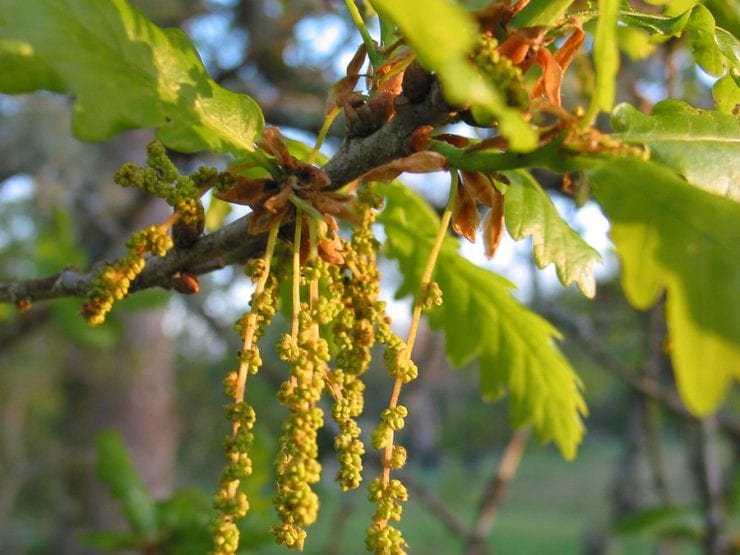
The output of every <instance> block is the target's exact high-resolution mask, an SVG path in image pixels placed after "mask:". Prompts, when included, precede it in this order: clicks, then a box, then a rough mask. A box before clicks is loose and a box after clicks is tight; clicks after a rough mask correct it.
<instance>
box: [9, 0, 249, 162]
mask: <svg viewBox="0 0 740 555" xmlns="http://www.w3.org/2000/svg"><path fill="white" fill-rule="evenodd" d="M0 14H2V15H1V16H0V37H2V38H0V67H2V72H0V91H1V92H5V93H24V92H31V91H35V90H38V89H46V90H50V91H53V92H58V93H66V94H71V95H73V96H74V97H75V100H76V102H75V107H74V115H73V120H72V126H73V130H74V133H75V135H76V136H77V137H79V138H81V139H85V140H91V141H102V140H106V139H108V138H110V137H111V136H113V135H115V134H116V133H120V132H121V131H124V130H126V129H133V128H144V127H156V128H157V129H158V134H157V137H158V138H159V139H160V140H161V141H162V142H163V143H164V144H166V145H167V146H169V147H170V148H173V149H175V150H179V151H183V152H194V151H198V150H205V149H211V150H214V151H217V152H231V153H235V154H239V153H243V152H245V151H248V150H251V149H252V148H253V147H252V141H253V140H254V138H255V136H256V135H257V133H259V131H260V130H261V129H262V126H263V118H262V113H261V111H260V109H259V107H258V106H257V104H256V103H255V102H254V101H253V100H252V99H251V98H249V97H248V96H245V95H240V94H235V93H232V92H230V91H227V90H226V89H224V88H222V87H221V86H219V85H218V84H217V83H216V82H215V81H213V80H212V79H211V78H210V77H209V76H208V74H207V73H206V70H205V68H204V67H203V64H202V62H201V60H200V58H199V57H198V54H197V53H196V51H195V49H194V48H193V45H192V44H191V43H190V40H189V39H188V38H187V36H186V35H185V34H184V33H183V32H182V31H180V30H178V29H161V28H159V27H157V26H156V25H154V24H153V23H152V22H150V21H149V20H148V19H146V18H145V17H144V16H143V15H142V14H141V13H140V12H139V11H137V10H136V9H134V8H132V7H131V6H130V5H129V4H128V3H127V2H125V0H111V1H106V2H100V1H98V0H36V1H33V2H15V1H13V0H0Z"/></svg>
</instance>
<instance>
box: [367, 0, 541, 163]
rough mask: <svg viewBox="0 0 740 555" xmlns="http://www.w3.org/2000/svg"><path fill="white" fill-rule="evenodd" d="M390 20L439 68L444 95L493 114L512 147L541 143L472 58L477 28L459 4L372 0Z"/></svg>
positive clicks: (425, 62)
mask: <svg viewBox="0 0 740 555" xmlns="http://www.w3.org/2000/svg"><path fill="white" fill-rule="evenodd" d="M371 4H372V5H373V7H374V8H375V9H376V10H377V11H378V13H380V14H381V15H382V17H383V18H384V19H386V20H390V21H393V22H394V23H395V24H396V25H397V26H398V27H399V29H400V30H401V32H402V33H403V35H404V36H405V37H406V39H407V40H408V43H409V45H410V46H411V47H412V48H413V49H414V52H415V53H416V55H417V57H418V58H419V62H420V63H421V64H422V65H424V66H425V67H426V68H427V69H429V70H434V71H436V72H437V75H438V76H439V79H440V81H441V83H442V88H443V90H444V92H445V96H446V97H447V99H448V100H449V101H450V102H452V103H457V104H460V105H470V104H472V105H473V106H474V107H479V108H482V109H484V110H487V111H489V112H490V113H491V114H493V115H494V116H495V117H496V119H497V120H498V123H499V129H500V131H501V134H502V135H504V136H505V137H506V138H507V139H508V140H509V145H510V147H511V149H512V150H515V151H519V152H525V151H529V150H532V149H534V148H535V147H536V146H537V136H536V134H535V132H534V130H533V129H532V127H531V126H529V125H528V124H527V123H526V122H525V121H524V118H523V117H522V114H520V113H519V112H518V111H517V110H514V109H512V108H510V107H508V106H507V105H506V101H505V99H504V97H503V95H502V94H501V93H500V92H499V91H498V90H496V89H495V88H494V87H491V86H490V85H489V84H487V83H485V82H484V81H483V80H482V79H481V78H480V76H479V75H478V72H477V71H476V69H475V67H474V66H473V64H472V63H471V62H470V60H469V59H468V56H469V55H470V52H471V51H472V49H473V46H474V44H475V41H476V35H477V32H478V30H477V27H476V24H475V22H474V21H473V19H472V18H471V17H470V16H469V15H468V14H467V13H466V12H465V10H463V9H462V8H460V7H459V6H456V5H455V4H454V3H451V2H449V1H447V0H404V1H403V2H399V1H398V0H372V1H371Z"/></svg>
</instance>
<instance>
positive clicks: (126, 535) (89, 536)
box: [77, 531, 139, 553]
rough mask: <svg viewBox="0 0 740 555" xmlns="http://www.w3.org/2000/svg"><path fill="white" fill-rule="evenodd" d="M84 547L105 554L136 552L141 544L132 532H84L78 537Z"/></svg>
mask: <svg viewBox="0 0 740 555" xmlns="http://www.w3.org/2000/svg"><path fill="white" fill-rule="evenodd" d="M77 537H78V538H79V541H80V543H82V545H86V546H87V547H92V548H94V549H99V550H100V551H104V552H111V553H115V552H119V551H124V550H136V549H137V548H138V547H139V542H138V540H137V538H136V536H135V535H134V534H132V533H131V532H113V531H110V532H82V533H81V534H79V535H78V536H77Z"/></svg>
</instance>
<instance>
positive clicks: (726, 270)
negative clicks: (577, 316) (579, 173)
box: [590, 159, 740, 415]
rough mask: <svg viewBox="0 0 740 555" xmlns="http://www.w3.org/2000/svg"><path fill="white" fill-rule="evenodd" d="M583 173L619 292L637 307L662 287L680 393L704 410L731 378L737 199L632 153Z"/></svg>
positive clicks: (739, 247)
mask: <svg viewBox="0 0 740 555" xmlns="http://www.w3.org/2000/svg"><path fill="white" fill-rule="evenodd" d="M590 181H591V184H592V186H593V188H594V193H595V195H596V199H597V200H598V201H599V203H600V204H601V206H602V208H603V210H604V213H605V214H606V215H607V217H608V218H609V220H610V222H611V237H612V239H613V240H614V243H615V245H616V248H617V253H618V254H619V257H620V259H621V261H622V265H623V271H622V286H623V288H624V290H625V294H626V295H627V298H628V299H629V301H630V303H632V304H633V305H634V306H635V307H637V308H640V309H646V308H648V307H649V306H651V305H652V304H653V303H655V302H656V301H657V300H658V298H659V296H660V295H661V293H662V292H663V291H665V292H666V314H667V321H668V331H669V340H670V346H669V349H670V352H671V356H672V359H673V366H674V369H675V373H676V381H677V384H678V390H679V393H680V394H681V397H682V398H683V400H684V401H685V402H686V405H687V406H688V407H689V409H690V410H691V411H692V412H694V413H695V414H697V415H704V414H707V413H710V412H711V411H713V410H714V409H715V408H716V407H717V405H718V404H719V403H720V402H721V400H722V398H723V397H724V395H725V393H726V392H727V390H728V388H729V387H730V384H731V383H732V381H733V378H734V379H739V378H740V295H738V291H740V226H738V222H740V203H736V202H733V201H729V200H728V199H725V198H721V197H719V196H717V195H714V194H711V193H708V192H707V191H705V190H703V189H701V188H699V187H695V186H693V185H691V184H689V183H687V182H686V181H684V180H683V179H681V178H680V177H679V176H678V175H677V174H675V173H674V172H673V171H671V170H670V169H668V168H666V167H664V166H661V165H659V164H657V163H655V162H646V161H642V160H639V159H621V160H614V161H613V162H611V163H608V164H605V165H603V166H602V167H600V168H598V169H596V170H595V171H593V172H591V173H590Z"/></svg>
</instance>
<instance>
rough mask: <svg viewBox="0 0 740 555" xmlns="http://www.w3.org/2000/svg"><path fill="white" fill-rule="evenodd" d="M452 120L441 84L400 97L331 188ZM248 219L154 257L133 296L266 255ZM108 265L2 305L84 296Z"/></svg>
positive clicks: (71, 272) (5, 297) (40, 282)
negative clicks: (415, 97)
mask: <svg viewBox="0 0 740 555" xmlns="http://www.w3.org/2000/svg"><path fill="white" fill-rule="evenodd" d="M452 115H453V114H452V112H451V109H450V107H449V106H447V104H445V102H444V100H443V99H442V95H441V92H440V90H439V87H438V85H437V84H436V83H434V84H433V85H432V87H431V89H430V91H429V93H428V94H427V96H426V97H425V98H424V99H423V100H422V101H421V102H417V103H411V102H409V101H408V100H407V99H406V98H405V97H404V96H403V95H399V96H398V97H397V99H396V113H395V115H394V117H393V118H392V119H391V120H390V121H389V122H388V123H386V124H385V125H384V126H383V127H381V128H380V129H378V130H377V131H375V132H374V133H372V134H371V135H368V136H366V137H352V138H348V139H345V141H344V142H343V143H342V145H341V146H340V148H339V150H338V151H337V152H336V153H335V155H334V156H333V157H332V158H331V159H330V160H329V161H328V162H327V163H326V165H325V166H324V167H323V168H322V169H323V170H324V171H325V172H326V174H327V175H328V176H329V179H330V180H331V183H330V185H329V187H328V188H330V189H339V188H341V187H342V186H344V185H345V184H347V183H349V182H351V181H353V180H355V179H357V178H358V177H360V176H362V175H363V174H365V173H367V172H368V171H370V170H371V169H373V168H375V167H378V166H380V165H382V164H385V163H387V162H390V161H392V160H395V159H398V158H403V157H404V156H407V155H409V154H411V152H412V151H413V149H412V145H411V136H412V135H413V133H414V131H416V130H417V129H418V128H419V127H421V126H425V125H432V126H436V125H440V124H442V123H445V122H447V121H450V119H451V117H452ZM248 218H249V216H248V215H247V216H244V217H242V218H240V219H238V220H236V221H234V222H232V223H231V224H229V225H226V226H224V227H223V228H221V229H219V230H218V231H216V232H214V233H212V234H210V235H206V236H203V237H201V238H200V239H199V240H198V241H197V242H196V243H195V244H194V245H193V246H191V247H188V248H173V249H172V250H170V251H169V252H168V253H167V255H166V256H164V257H156V256H154V257H151V258H150V259H149V260H148V261H147V264H146V267H145V268H144V270H143V271H142V273H141V274H140V275H139V277H138V278H137V279H136V280H135V281H134V283H133V284H132V286H131V288H130V290H129V292H131V293H132V292H135V291H139V290H142V289H148V288H150V287H163V288H165V289H169V288H170V287H171V280H172V276H173V274H175V273H177V272H188V273H191V274H203V273H208V272H210V271H213V270H216V269H219V268H222V267H224V266H226V265H228V264H233V263H237V262H243V261H245V260H247V259H249V258H253V257H255V256H258V255H259V254H261V252H262V251H263V250H264V246H265V241H266V234H263V235H250V234H249V233H247V220H248ZM102 264H103V262H99V263H96V264H95V265H93V267H92V268H91V269H90V270H89V271H80V270H77V269H74V268H67V269H65V270H62V271H61V272H59V273H58V274H55V275H52V276H47V277H44V278H40V279H31V280H26V281H19V282H10V283H0V302H10V303H25V302H29V301H30V302H34V301H41V300H47V299H53V298H58V297H70V296H77V297H81V296H84V295H85V294H86V293H87V291H88V290H89V289H90V287H91V285H92V282H93V280H94V279H95V276H96V274H97V271H98V270H99V269H100V267H101V265H102Z"/></svg>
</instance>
